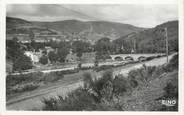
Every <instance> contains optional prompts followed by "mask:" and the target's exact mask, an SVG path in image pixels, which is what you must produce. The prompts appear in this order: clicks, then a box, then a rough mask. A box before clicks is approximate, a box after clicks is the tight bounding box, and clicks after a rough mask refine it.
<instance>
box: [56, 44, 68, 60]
mask: <svg viewBox="0 0 184 115" xmlns="http://www.w3.org/2000/svg"><path fill="white" fill-rule="evenodd" d="M68 53H69V49H68V48H66V47H64V48H59V49H58V52H57V55H58V61H59V62H64V61H65V58H66V56H67V54H68Z"/></svg>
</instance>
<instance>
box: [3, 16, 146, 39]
mask: <svg viewBox="0 0 184 115" xmlns="http://www.w3.org/2000/svg"><path fill="white" fill-rule="evenodd" d="M6 23H7V26H6V28H7V31H6V33H7V34H17V33H19V34H28V33H29V32H30V31H33V32H34V33H38V34H39V33H50V34H61V35H65V36H68V37H70V38H73V37H74V36H75V37H78V38H82V39H83V38H85V39H88V40H89V41H96V40H98V39H100V38H102V37H109V38H110V39H111V40H114V39H117V38H119V37H120V36H125V35H127V34H130V33H132V32H137V31H142V30H143V28H139V27H135V26H132V25H129V24H122V23H115V22H107V21H79V20H64V21H56V22H29V21H26V20H23V19H19V18H12V17H7V18H6ZM45 31H46V32H45Z"/></svg>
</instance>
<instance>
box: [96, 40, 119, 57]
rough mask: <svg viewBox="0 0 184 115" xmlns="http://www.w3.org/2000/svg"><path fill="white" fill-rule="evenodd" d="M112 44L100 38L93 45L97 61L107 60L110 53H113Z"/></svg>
mask: <svg viewBox="0 0 184 115" xmlns="http://www.w3.org/2000/svg"><path fill="white" fill-rule="evenodd" d="M114 48H115V47H114V45H113V43H111V42H110V39H109V38H106V37H104V38H101V39H100V40H98V41H97V42H96V43H95V51H96V52H97V53H96V54H97V59H107V58H109V55H110V53H113V51H114V50H113V49H114Z"/></svg>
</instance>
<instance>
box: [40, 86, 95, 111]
mask: <svg viewBox="0 0 184 115" xmlns="http://www.w3.org/2000/svg"><path fill="white" fill-rule="evenodd" d="M42 102H43V103H44V104H45V106H44V108H43V110H48V111H56V110H62V111H82V110H94V109H95V108H96V103H95V100H94V98H93V96H92V95H90V94H89V93H88V92H87V91H86V90H84V89H82V88H79V89H77V90H75V91H74V92H72V93H70V94H69V95H68V96H67V97H65V99H64V98H63V97H61V96H59V97H58V99H57V98H50V99H43V101H42Z"/></svg>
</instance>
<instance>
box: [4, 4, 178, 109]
mask: <svg viewBox="0 0 184 115" xmlns="http://www.w3.org/2000/svg"><path fill="white" fill-rule="evenodd" d="M177 9H178V6H177V5H173V4H168V5H166V4H155V5H151V4H149V5H148V4H145V5H140V4H139V5H136V4H132V5H131V4H121V5H119V4H111V5H110V4H98V5H94V4H85V5H84V4H83V5H81V4H8V5H7V6H6V10H7V12H6V109H7V110H29V111H178V55H179V54H178V10H177Z"/></svg>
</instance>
